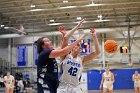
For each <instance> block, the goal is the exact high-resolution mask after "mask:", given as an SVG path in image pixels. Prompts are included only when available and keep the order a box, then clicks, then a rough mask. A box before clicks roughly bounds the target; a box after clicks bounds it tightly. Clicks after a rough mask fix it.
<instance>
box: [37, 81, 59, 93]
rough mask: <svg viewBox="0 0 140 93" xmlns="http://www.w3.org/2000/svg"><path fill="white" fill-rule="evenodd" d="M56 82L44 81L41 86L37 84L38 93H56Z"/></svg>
mask: <svg viewBox="0 0 140 93" xmlns="http://www.w3.org/2000/svg"><path fill="white" fill-rule="evenodd" d="M57 87H58V81H45V83H43V84H41V83H39V82H38V84H37V90H38V93H57Z"/></svg>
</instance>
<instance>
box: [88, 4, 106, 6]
mask: <svg viewBox="0 0 140 93" xmlns="http://www.w3.org/2000/svg"><path fill="white" fill-rule="evenodd" d="M102 5H105V4H89V5H85V6H102Z"/></svg>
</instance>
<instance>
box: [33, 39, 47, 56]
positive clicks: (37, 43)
mask: <svg viewBox="0 0 140 93" xmlns="http://www.w3.org/2000/svg"><path fill="white" fill-rule="evenodd" d="M44 38H45V37H41V38H39V39H38V40H37V41H35V42H34V44H35V45H36V46H37V52H38V53H39V54H40V53H41V51H42V50H43V48H42V45H43V44H44V41H43V39H44Z"/></svg>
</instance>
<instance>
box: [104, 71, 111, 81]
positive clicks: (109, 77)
mask: <svg viewBox="0 0 140 93" xmlns="http://www.w3.org/2000/svg"><path fill="white" fill-rule="evenodd" d="M103 75H104V83H108V82H111V73H110V72H109V74H108V75H107V74H106V72H104V73H103Z"/></svg>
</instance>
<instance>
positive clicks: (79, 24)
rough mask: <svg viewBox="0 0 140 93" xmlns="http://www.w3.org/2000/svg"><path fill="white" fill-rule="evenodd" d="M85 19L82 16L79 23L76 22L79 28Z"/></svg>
mask: <svg viewBox="0 0 140 93" xmlns="http://www.w3.org/2000/svg"><path fill="white" fill-rule="evenodd" d="M84 21H85V18H83V19H82V20H81V21H80V22H79V23H78V25H77V26H78V28H80V27H81V26H82V23H83V22H84Z"/></svg>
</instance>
